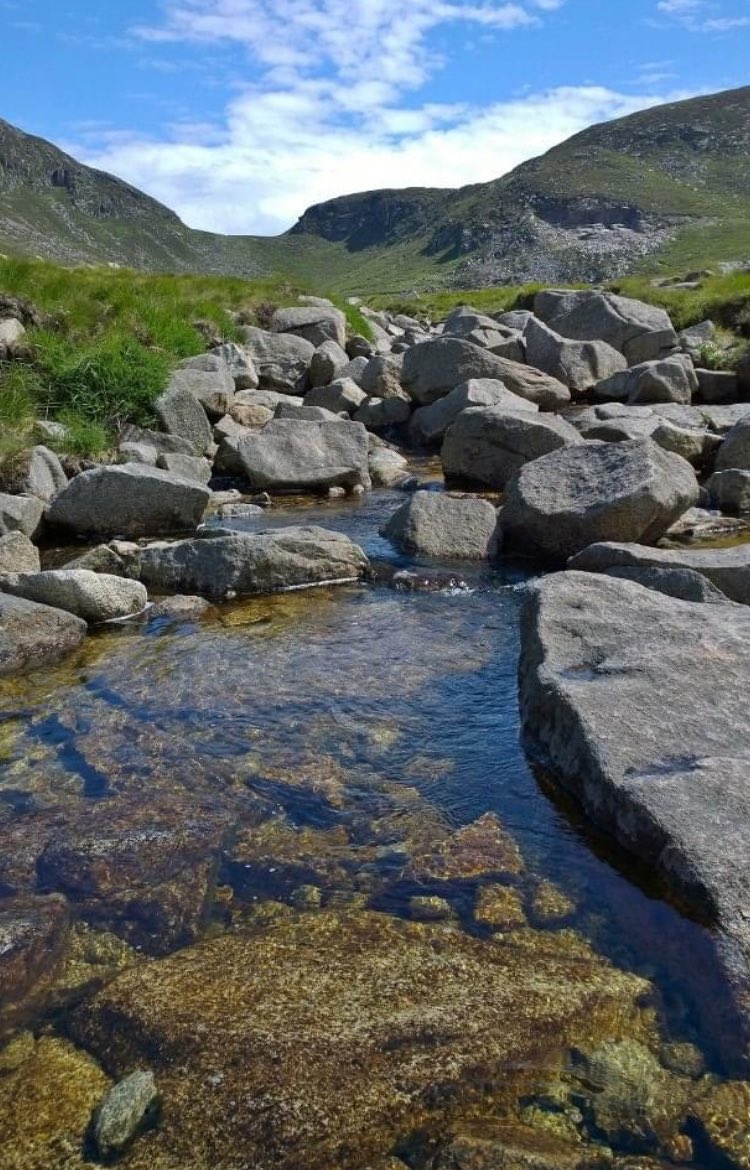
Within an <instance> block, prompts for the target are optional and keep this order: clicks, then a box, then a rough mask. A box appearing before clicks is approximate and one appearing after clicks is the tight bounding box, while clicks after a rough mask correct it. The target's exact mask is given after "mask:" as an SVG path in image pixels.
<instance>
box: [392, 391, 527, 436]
mask: <svg viewBox="0 0 750 1170" xmlns="http://www.w3.org/2000/svg"><path fill="white" fill-rule="evenodd" d="M470 406H502V407H504V408H505V409H507V410H521V411H524V410H525V411H530V412H531V413H536V412H537V411H538V410H539V407H538V406H536V405H535V403H533V402H527V400H526V399H525V398H520V397H519V395H518V394H512V393H511V391H510V390H507V389H506V388H505V386H504V385H503V383H502V382H496V381H493V380H492V379H490V378H474V379H472V380H471V381H469V382H464V383H463V385H461V386H456V388H455V390H451V392H450V394H446V396H445V398H439V399H438V401H437V402H433V403H432V404H431V405H430V406H420V407H419V408H418V409H417V410H415V412H414V414H413V415H412V418H411V423H410V426H409V431H410V434H411V436H412V439H413V440H414V441H415V442H417V443H421V444H423V445H424V446H427V447H431V446H436V445H438V444H439V443H440V442H441V441H442V439H443V436H444V435H445V432H446V431H447V430H448V427H449V426H450V425H451V424H452V423H453V422H454V421H455V420H456V418H457V417H458V415H459V414H461V412H462V411H464V410H466V409H468V407H470Z"/></svg>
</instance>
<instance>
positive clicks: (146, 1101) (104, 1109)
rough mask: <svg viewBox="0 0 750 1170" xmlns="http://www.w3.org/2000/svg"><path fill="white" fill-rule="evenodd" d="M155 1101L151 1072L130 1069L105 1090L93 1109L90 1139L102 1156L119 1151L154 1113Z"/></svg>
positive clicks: (154, 1088)
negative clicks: (92, 1129) (93, 1119)
mask: <svg viewBox="0 0 750 1170" xmlns="http://www.w3.org/2000/svg"><path fill="white" fill-rule="evenodd" d="M158 1102H159V1093H158V1090H157V1088H156V1081H155V1080H154V1074H153V1073H152V1072H150V1071H138V1072H133V1073H131V1074H130V1076H127V1077H125V1079H124V1080H122V1081H119V1082H118V1084H116V1085H115V1086H114V1087H113V1088H111V1089H110V1090H109V1092H108V1093H107V1095H106V1097H105V1098H104V1100H103V1101H102V1103H101V1105H100V1106H99V1109H98V1110H97V1114H96V1118H95V1121H94V1140H95V1142H96V1146H97V1149H98V1151H99V1154H100V1156H101V1157H102V1158H113V1157H116V1156H117V1155H118V1154H121V1153H122V1152H123V1151H124V1150H126V1149H127V1147H128V1146H129V1145H130V1144H131V1142H132V1141H133V1140H134V1138H136V1137H137V1136H138V1134H139V1133H140V1132H141V1130H142V1129H143V1128H144V1126H145V1125H146V1124H148V1122H149V1120H150V1119H151V1118H152V1116H153V1115H154V1114H155V1112H156V1109H157V1107H158Z"/></svg>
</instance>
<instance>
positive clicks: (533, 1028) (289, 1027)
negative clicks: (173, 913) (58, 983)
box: [70, 912, 646, 1170]
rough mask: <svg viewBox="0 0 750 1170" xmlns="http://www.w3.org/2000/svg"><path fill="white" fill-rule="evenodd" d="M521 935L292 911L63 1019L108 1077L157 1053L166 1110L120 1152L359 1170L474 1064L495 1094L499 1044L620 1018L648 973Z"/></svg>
mask: <svg viewBox="0 0 750 1170" xmlns="http://www.w3.org/2000/svg"><path fill="white" fill-rule="evenodd" d="M535 942H536V944H537V945H536V946H535V947H534V946H529V945H525V946H521V947H518V948H515V947H514V945H513V943H512V936H510V938H509V939H508V940H507V941H506V942H505V943H504V945H503V946H496V947H495V946H488V945H487V944H486V943H485V942H483V941H481V940H478V939H474V938H471V937H470V936H468V935H466V934H465V933H463V932H462V931H459V930H455V929H452V928H451V927H449V926H446V925H443V924H440V925H437V926H432V925H423V924H418V923H414V922H405V921H400V920H397V919H394V918H391V917H388V916H386V915H383V914H373V913H366V912H360V913H358V914H350V915H338V914H333V913H330V912H321V913H312V914H310V913H305V914H302V915H292V917H290V918H288V919H285V920H280V921H278V922H277V923H276V925H274V926H271V927H269V928H267V929H263V930H261V931H260V932H258V933H255V934H253V935H252V936H250V937H247V936H243V935H241V934H239V935H225V936H223V937H221V938H217V939H214V940H212V941H210V942H207V943H203V944H200V945H199V946H197V947H193V948H190V949H188V950H184V951H182V952H180V953H179V954H176V955H173V956H172V957H170V958H168V959H165V960H161V961H158V962H156V963H152V964H149V965H148V966H142V967H141V968H140V969H138V970H137V971H132V972H129V973H125V974H123V975H121V976H120V977H118V978H117V979H115V980H114V981H113V982H112V983H110V984H109V986H108V987H106V988H105V989H104V990H103V991H102V992H100V993H99V995H97V996H96V997H95V998H94V999H93V1000H91V1001H90V1002H89V1003H86V1004H84V1005H82V1006H81V1007H80V1008H79V1009H78V1010H77V1012H76V1013H75V1014H74V1016H73V1017H72V1018H71V1021H70V1024H71V1028H72V1031H73V1032H74V1034H75V1035H76V1036H78V1037H79V1038H80V1040H81V1041H83V1042H85V1044H86V1046H87V1047H88V1048H89V1049H90V1050H91V1051H94V1052H96V1053H99V1054H101V1057H102V1059H103V1060H105V1062H106V1065H107V1067H108V1068H109V1069H110V1070H111V1071H112V1072H113V1073H114V1074H115V1075H119V1073H120V1071H121V1070H124V1069H126V1068H128V1067H131V1068H132V1067H133V1064H138V1063H140V1062H142V1061H143V1060H144V1058H146V1054H148V1063H149V1065H150V1066H151V1067H153V1068H154V1069H155V1072H156V1075H157V1078H158V1081H159V1086H160V1089H161V1092H162V1095H163V1100H164V1116H165V1119H167V1121H166V1122H165V1124H164V1125H162V1127H161V1128H160V1130H159V1131H158V1132H157V1133H155V1134H153V1135H152V1136H151V1138H150V1139H149V1143H148V1146H149V1148H148V1153H147V1154H146V1152H145V1150H144V1151H143V1152H142V1155H141V1156H140V1157H139V1154H138V1147H137V1146H136V1147H133V1150H132V1153H131V1154H130V1155H129V1157H130V1158H131V1159H132V1165H133V1166H134V1167H139V1168H140V1167H141V1166H145V1165H146V1164H148V1165H150V1166H154V1165H159V1164H160V1159H162V1160H165V1161H170V1160H171V1162H172V1163H173V1164H180V1163H187V1164H189V1165H190V1166H191V1167H192V1168H194V1170H208V1168H209V1167H215V1166H216V1165H217V1164H222V1163H225V1162H226V1163H227V1164H229V1163H231V1162H232V1160H233V1159H236V1155H237V1151H238V1150H241V1151H242V1156H243V1159H245V1160H246V1162H247V1164H248V1165H253V1166H254V1167H256V1168H257V1170H271V1168H273V1170H299V1167H300V1166H304V1167H305V1168H306V1170H324V1168H325V1170H332V1168H333V1167H341V1168H342V1170H343V1168H344V1167H346V1168H347V1170H356V1168H358V1167H366V1166H368V1165H373V1164H377V1160H378V1159H381V1158H384V1157H385V1156H387V1155H388V1154H389V1153H390V1151H391V1150H392V1149H393V1145H394V1142H395V1140H396V1139H397V1138H398V1137H399V1136H400V1135H402V1134H403V1133H404V1132H405V1131H406V1132H408V1130H409V1128H414V1127H415V1126H419V1125H425V1124H427V1123H428V1122H429V1120H430V1119H431V1118H433V1117H435V1116H438V1117H441V1118H442V1119H445V1117H447V1116H450V1115H451V1114H456V1113H460V1111H461V1108H462V1107H468V1108H469V1109H471V1107H472V1103H473V1101H474V1095H475V1078H476V1076H477V1075H480V1076H481V1083H482V1087H483V1091H484V1093H485V1094H489V1093H492V1092H495V1093H499V1094H502V1093H504V1092H507V1083H508V1061H509V1060H511V1061H513V1063H514V1064H515V1063H517V1062H518V1061H519V1060H532V1059H533V1060H538V1059H542V1058H543V1054H545V1053H553V1052H555V1051H556V1050H559V1049H560V1048H561V1047H562V1046H564V1045H565V1043H566V1042H570V1041H571V1040H572V1039H573V1038H574V1037H576V1036H578V1035H579V1034H581V1033H583V1034H586V1035H589V1036H598V1035H603V1036H606V1035H608V1034H611V1035H614V1036H616V1035H617V1034H618V1031H619V1027H620V1021H621V1019H623V1018H624V1016H625V1015H627V1014H628V1012H629V1011H630V1010H632V1007H633V1001H634V998H635V997H637V996H638V994H639V993H640V992H642V991H643V990H644V989H645V987H646V985H645V984H644V983H643V982H642V981H641V980H638V979H637V978H635V977H633V976H630V975H626V974H623V973H621V972H618V971H616V970H614V969H613V968H611V967H609V966H607V964H606V963H605V962H604V961H603V960H600V959H598V958H596V957H595V956H594V955H593V953H592V952H590V951H589V950H588V949H587V948H586V947H585V945H584V944H580V947H581V948H582V949H580V948H576V949H575V954H574V955H572V954H570V953H569V952H568V944H567V941H566V940H565V939H563V938H560V939H555V938H554V937H549V936H541V935H539V936H535ZM301 1038H304V1043H302V1042H301ZM250 1054H251V1058H250V1059H249V1056H250ZM207 1085H210V1089H209V1088H207ZM146 1158H148V1159H149V1161H148V1163H147V1162H146V1160H145V1159H146Z"/></svg>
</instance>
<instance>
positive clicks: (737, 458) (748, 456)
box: [714, 415, 750, 471]
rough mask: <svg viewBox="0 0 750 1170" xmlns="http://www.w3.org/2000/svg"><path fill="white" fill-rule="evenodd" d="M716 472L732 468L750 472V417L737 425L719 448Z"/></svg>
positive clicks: (715, 465) (741, 420)
mask: <svg viewBox="0 0 750 1170" xmlns="http://www.w3.org/2000/svg"><path fill="white" fill-rule="evenodd" d="M714 467H715V470H716V471H726V470H727V469H728V468H730V467H735V468H740V469H741V470H742V471H750V415H748V416H747V417H745V418H741V419H740V421H739V422H737V423H735V425H734V426H733V427H732V429H731V430H730V431H729V433H728V434H727V436H726V438H725V439H724V442H723V443H722V444H721V446H720V447H719V450H718V452H717V455H716V462H715V464H714Z"/></svg>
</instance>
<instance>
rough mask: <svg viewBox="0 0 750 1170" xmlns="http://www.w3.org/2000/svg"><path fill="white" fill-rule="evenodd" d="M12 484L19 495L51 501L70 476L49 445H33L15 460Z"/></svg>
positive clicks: (12, 488)
mask: <svg viewBox="0 0 750 1170" xmlns="http://www.w3.org/2000/svg"><path fill="white" fill-rule="evenodd" d="M12 480H13V482H12V484H8V485H7V486H8V487H9V488H10V490H11V491H13V492H14V493H16V494H17V495H24V496H37V498H38V499H40V500H44V502H45V503H49V502H50V500H53V499H54V498H55V496H56V495H57V494H58V492H61V491H62V490H63V488H64V487H66V485H67V483H68V477H67V475H66V474H65V472H64V471H63V466H62V463H61V462H60V460H59V459H58V457H57V455H56V454H55V452H54V451H50V449H49V448H48V447H43V446H38V447H32V448H31V449H30V450H28V451H24V452H23V453H22V454H20V455H19V456H18V457H17V458H16V460H14V468H13V474H12Z"/></svg>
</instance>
